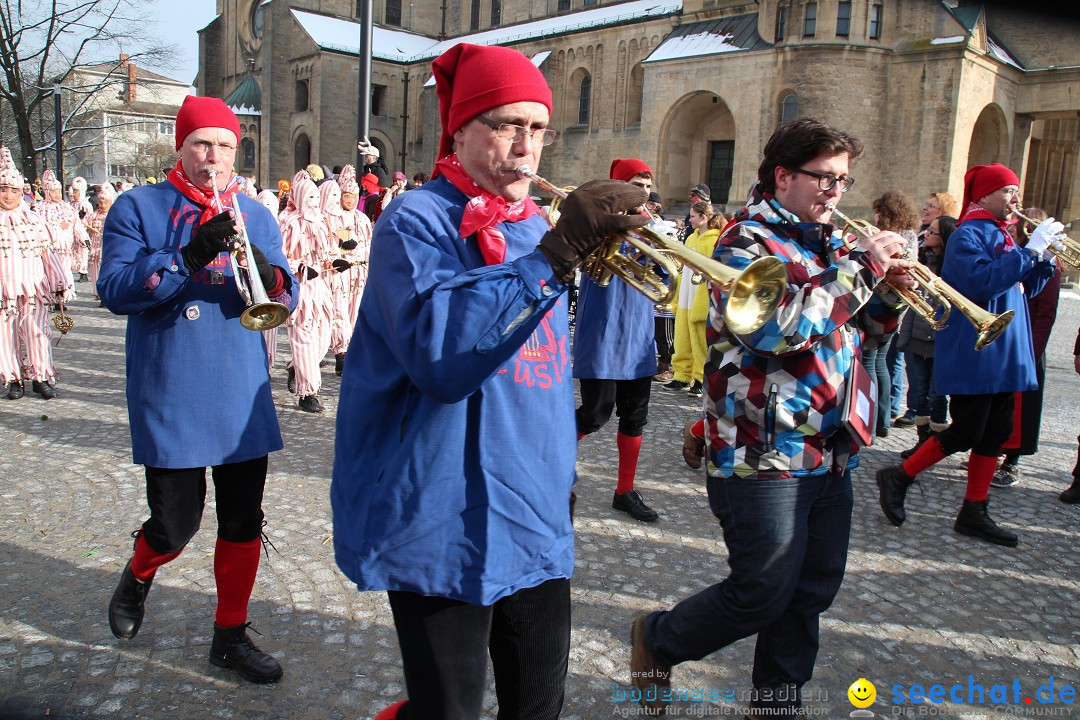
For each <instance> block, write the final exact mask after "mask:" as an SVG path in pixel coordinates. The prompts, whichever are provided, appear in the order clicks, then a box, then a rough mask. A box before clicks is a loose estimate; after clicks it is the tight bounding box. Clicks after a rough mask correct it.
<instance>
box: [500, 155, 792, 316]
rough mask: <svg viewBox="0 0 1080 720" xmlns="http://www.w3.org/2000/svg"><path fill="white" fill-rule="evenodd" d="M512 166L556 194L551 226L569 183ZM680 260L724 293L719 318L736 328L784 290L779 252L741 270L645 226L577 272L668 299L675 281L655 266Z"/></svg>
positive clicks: (668, 266)
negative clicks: (562, 184)
mask: <svg viewBox="0 0 1080 720" xmlns="http://www.w3.org/2000/svg"><path fill="white" fill-rule="evenodd" d="M516 172H517V174H518V175H519V176H520V177H523V178H528V179H529V180H532V181H533V182H534V183H536V184H537V185H539V186H540V187H542V188H544V189H545V190H547V191H548V192H550V193H551V194H552V195H554V196H555V199H554V200H553V201H552V203H551V207H550V209H549V210H548V222H549V223H550V224H551V225H552V227H554V226H555V224H556V223H557V222H558V220H559V206H560V205H561V203H562V201H563V200H565V199H566V198H567V197H568V196H569V195H570V193H571V192H572V191H573V190H574V188H573V187H565V188H561V187H559V186H557V185H555V184H554V183H552V182H551V181H549V180H545V179H544V178H542V177H540V176H539V175H537V174H536V173H534V172H533V171H532V168H530V167H529V166H528V165H522V166H520V167H518V168H517V170H516ZM624 242H625V243H627V244H628V245H629V246H630V248H631V250H630V252H629V253H625V252H623V251H622V250H621V247H622V244H623V243H624ZM680 265H684V266H687V267H690V268H692V269H693V270H694V271H695V272H697V273H699V274H701V275H702V276H703V277H704V278H706V279H708V281H709V282H711V283H713V284H715V285H717V286H718V287H719V288H720V289H721V290H722V291H723V292H724V293H726V294H727V295H728V300H727V303H725V305H724V322H725V323H726V324H727V326H728V328H729V329H731V331H732V332H735V333H738V334H747V333H751V332H754V331H755V330H757V329H758V328H760V327H761V326H762V325H764V324H765V323H767V322H768V321H769V320H770V319H771V318H772V316H773V315H775V314H776V310H777V308H778V307H779V306H780V301H781V300H783V298H784V294H785V293H786V292H787V271H786V270H785V269H784V263H783V261H782V260H780V259H779V258H774V257H763V258H758V259H756V260H754V261H753V262H752V263H750V264H749V265H748V266H747V267H745V268H743V269H742V270H734V269H732V268H729V267H728V266H727V265H724V264H723V263H721V262H718V261H716V260H713V259H712V258H710V257H706V256H704V255H702V254H701V253H699V252H695V251H694V250H691V249H690V248H688V247H686V246H685V245H683V244H682V243H680V242H678V241H677V240H672V239H671V238H669V237H667V236H666V235H663V234H662V233H659V232H657V231H655V230H653V229H652V228H649V227H642V228H639V229H637V230H627V231H625V232H618V233H613V234H612V235H611V236H610V237H608V238H606V239H605V240H604V242H603V243H602V244H601V245H600V247H599V248H598V249H597V250H595V251H594V252H593V253H592V254H591V255H590V256H589V257H588V258H586V260H585V263H584V265H582V272H584V273H585V274H586V275H588V276H589V277H590V278H592V280H593V281H594V282H595V283H596V284H597V285H600V286H601V287H606V286H607V285H608V284H609V283H610V282H611V278H612V277H618V278H619V279H620V280H622V281H623V282H626V283H627V284H629V285H630V286H631V287H633V288H634V289H635V290H637V291H638V292H640V293H642V294H643V295H645V296H646V297H648V298H649V299H650V300H652V302H653V303H654V304H655V305H667V304H668V303H670V302H671V300H672V299H673V298H674V296H675V288H674V283H672V285H671V286H668V285H667V284H666V283H665V282H664V280H663V278H662V277H661V276H660V275H659V273H657V272H656V270H655V267H656V266H658V267H660V268H663V269H664V272H665V273H666V274H667V275H668V277H674V276H675V275H676V274H677V273H678V272H679V270H680Z"/></svg>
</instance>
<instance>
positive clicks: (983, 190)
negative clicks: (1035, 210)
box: [960, 163, 1020, 214]
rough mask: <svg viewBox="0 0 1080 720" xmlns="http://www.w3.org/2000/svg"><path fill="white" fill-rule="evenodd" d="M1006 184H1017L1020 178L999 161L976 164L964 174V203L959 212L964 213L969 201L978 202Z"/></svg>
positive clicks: (969, 203)
mask: <svg viewBox="0 0 1080 720" xmlns="http://www.w3.org/2000/svg"><path fill="white" fill-rule="evenodd" d="M1006 185H1017V186H1019V185H1020V178H1018V177H1016V173H1014V172H1013V171H1012V170H1010V169H1009V168H1007V167H1005V166H1004V165H1002V164H1000V163H992V164H990V165H976V166H975V167H973V168H971V169H970V170H968V171H967V173H966V174H965V175H964V204H963V205H962V206H961V208H960V213H961V214H963V213H966V212H967V209H968V207H969V206H970V205H971V203H977V202H979V201H980V200H982V199H983V198H984V197H986V196H987V195H989V194H990V193H992V192H994V191H995V190H1000V189H1001V188H1003V187H1005V186H1006Z"/></svg>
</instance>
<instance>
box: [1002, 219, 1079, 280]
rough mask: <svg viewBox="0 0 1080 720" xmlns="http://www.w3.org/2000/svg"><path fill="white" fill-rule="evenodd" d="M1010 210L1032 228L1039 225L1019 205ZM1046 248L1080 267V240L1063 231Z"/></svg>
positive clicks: (1075, 267) (1065, 260) (1063, 260)
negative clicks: (1021, 210)
mask: <svg viewBox="0 0 1080 720" xmlns="http://www.w3.org/2000/svg"><path fill="white" fill-rule="evenodd" d="M1009 211H1010V212H1011V213H1012V214H1013V215H1015V216H1016V217H1017V218H1019V219H1020V220H1021V221H1023V222H1025V223H1028V224H1029V225H1031V227H1032V229H1035V228H1036V227H1038V225H1039V221H1038V220H1034V219H1032V218H1029V217H1028V216H1027V215H1024V214H1023V213H1022V212H1020V206H1019V205H1013V206H1012V207H1010V208H1009ZM1046 249H1047V250H1049V251H1050V252H1052V253H1053V254H1054V257H1056V258H1057V259H1058V260H1060V261H1061V262H1063V263H1065V264H1066V265H1068V266H1069V267H1071V268H1073V269H1080V240H1074V239H1072V238H1071V237H1069V236H1068V235H1066V234H1065V233H1062V234H1060V235H1058V236H1057V237H1055V238H1054V242H1052V243H1050V244H1049V245H1047V246H1046Z"/></svg>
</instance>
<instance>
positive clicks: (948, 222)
mask: <svg viewBox="0 0 1080 720" xmlns="http://www.w3.org/2000/svg"><path fill="white" fill-rule="evenodd" d="M935 221H937V224H938V229H939V230H940V231H941V233H940V235H939V237H941V250H940V251H939V252H940V253H941V267H939V268H938V275H940V274H941V271H942V270H943V269H944V267H945V248H947V247H948V246H949V236H950V235H952V234H953V233H954V232H955V231H956V218H954V217H953V216H952V215H938V216H937V217H936V218H934V219H933V220H931V221H930V224H931V225H933V224H934V222H935Z"/></svg>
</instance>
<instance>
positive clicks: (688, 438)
mask: <svg viewBox="0 0 1080 720" xmlns="http://www.w3.org/2000/svg"><path fill="white" fill-rule="evenodd" d="M696 424H697V420H691V421H690V422H688V423H686V426H685V427H683V431H682V457H683V460H685V461H686V464H687V465H689V466H690V467H692V468H694V469H695V470H698V469H700V468H701V460H702V458H703V457H705V438H699V437H698V436H697V435H695V434H694V433H693V428H694V425H696Z"/></svg>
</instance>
